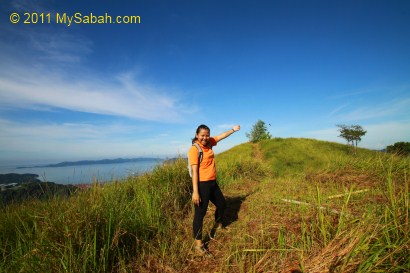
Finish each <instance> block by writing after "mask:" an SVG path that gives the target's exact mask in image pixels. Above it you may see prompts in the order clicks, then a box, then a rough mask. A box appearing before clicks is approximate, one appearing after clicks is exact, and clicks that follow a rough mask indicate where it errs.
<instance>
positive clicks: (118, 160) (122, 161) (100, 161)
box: [18, 157, 163, 169]
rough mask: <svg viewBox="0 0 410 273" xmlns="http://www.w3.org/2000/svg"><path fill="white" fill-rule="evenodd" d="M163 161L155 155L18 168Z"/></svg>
mask: <svg viewBox="0 0 410 273" xmlns="http://www.w3.org/2000/svg"><path fill="white" fill-rule="evenodd" d="M155 160H157V161H163V159H161V158H155V157H140V158H116V159H102V160H81V161H64V162H60V163H57V164H48V165H39V166H31V167H28V166H23V167H18V169H25V168H42V167H67V166H84V165H97V164H117V163H128V162H143V161H155Z"/></svg>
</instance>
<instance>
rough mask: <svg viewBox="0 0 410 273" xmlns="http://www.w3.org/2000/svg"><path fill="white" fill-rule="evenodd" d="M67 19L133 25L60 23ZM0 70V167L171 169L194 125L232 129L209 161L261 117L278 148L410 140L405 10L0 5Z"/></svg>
mask: <svg viewBox="0 0 410 273" xmlns="http://www.w3.org/2000/svg"><path fill="white" fill-rule="evenodd" d="M13 12H16V13H18V14H19V15H20V16H21V20H24V19H26V18H27V17H26V16H25V15H24V13H25V12H29V13H33V12H37V13H44V14H48V13H50V23H43V24H40V23H37V24H23V23H22V22H20V23H17V24H12V23H11V22H10V15H11V14H12V13H13ZM76 12H78V13H81V15H82V16H85V15H90V13H93V14H94V15H104V14H105V13H107V14H108V15H110V16H112V17H113V18H115V17H116V16H132V15H136V16H140V19H141V23H140V24H85V23H81V24H80V23H79V24H72V25H71V26H67V25H64V24H57V23H56V22H55V19H56V16H57V14H59V15H61V14H63V13H66V14H67V15H74V14H75V13H76ZM0 60H1V62H0V128H1V131H0V162H16V161H60V160H80V159H100V158H115V157H138V156H161V157H163V156H168V157H172V156H177V155H181V154H185V153H186V151H187V149H188V148H189V146H190V139H191V138H192V137H193V136H194V133H195V129H196V127H197V126H198V125H199V124H202V123H204V124H207V125H208V126H210V128H211V134H218V133H220V132H223V131H225V130H228V129H229V128H231V126H232V125H234V124H240V125H241V126H242V130H241V131H240V132H237V133H235V134H234V135H232V136H231V137H230V138H228V139H226V140H224V141H222V142H221V143H220V144H219V145H218V147H216V148H215V152H217V153H218V152H222V151H224V150H226V149H229V148H231V147H233V146H235V145H238V144H240V143H244V142H246V141H247V138H246V136H245V133H247V132H250V130H251V128H252V125H253V124H254V123H255V122H256V121H257V120H259V119H260V120H263V121H265V122H266V123H267V124H271V126H269V128H268V129H269V131H270V133H271V134H272V135H273V136H274V137H284V138H286V137H307V138H315V139H321V140H328V141H336V142H341V143H344V140H343V139H341V138H339V137H338V131H337V127H336V124H347V125H352V124H359V125H361V126H363V128H364V129H365V130H367V134H366V135H365V136H364V137H363V140H362V142H361V143H360V144H359V145H360V146H361V147H366V148H371V149H382V148H384V147H386V146H387V145H391V144H393V143H395V142H397V141H410V2H409V1H375V0H372V1H306V0H304V1H296V0H292V1H249V0H247V1H213V0H210V1H170V0H163V1H155V0H150V1H148V0H147V1H116V2H115V3H114V1H108V0H98V1H97V0H87V1H3V3H2V4H1V7H0Z"/></svg>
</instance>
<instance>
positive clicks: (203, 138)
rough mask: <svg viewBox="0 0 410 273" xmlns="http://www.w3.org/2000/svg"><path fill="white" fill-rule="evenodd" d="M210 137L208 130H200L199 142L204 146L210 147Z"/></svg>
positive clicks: (197, 136)
mask: <svg viewBox="0 0 410 273" xmlns="http://www.w3.org/2000/svg"><path fill="white" fill-rule="evenodd" d="M209 137H210V136H209V130H206V129H200V130H199V133H198V134H197V135H196V138H197V139H198V141H199V142H200V143H201V144H202V145H204V146H206V145H208V141H209Z"/></svg>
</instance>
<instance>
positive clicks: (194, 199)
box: [192, 192, 201, 206]
mask: <svg viewBox="0 0 410 273" xmlns="http://www.w3.org/2000/svg"><path fill="white" fill-rule="evenodd" d="M200 202H201V197H199V193H197V192H194V193H193V194H192V203H194V205H196V206H199V203H200Z"/></svg>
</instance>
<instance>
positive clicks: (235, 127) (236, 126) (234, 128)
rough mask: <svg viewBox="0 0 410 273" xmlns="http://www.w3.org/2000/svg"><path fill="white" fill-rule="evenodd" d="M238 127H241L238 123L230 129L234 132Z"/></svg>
mask: <svg viewBox="0 0 410 273" xmlns="http://www.w3.org/2000/svg"><path fill="white" fill-rule="evenodd" d="M240 129H241V126H240V125H235V126H234V127H232V130H234V131H235V132H236V131H239V130H240Z"/></svg>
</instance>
